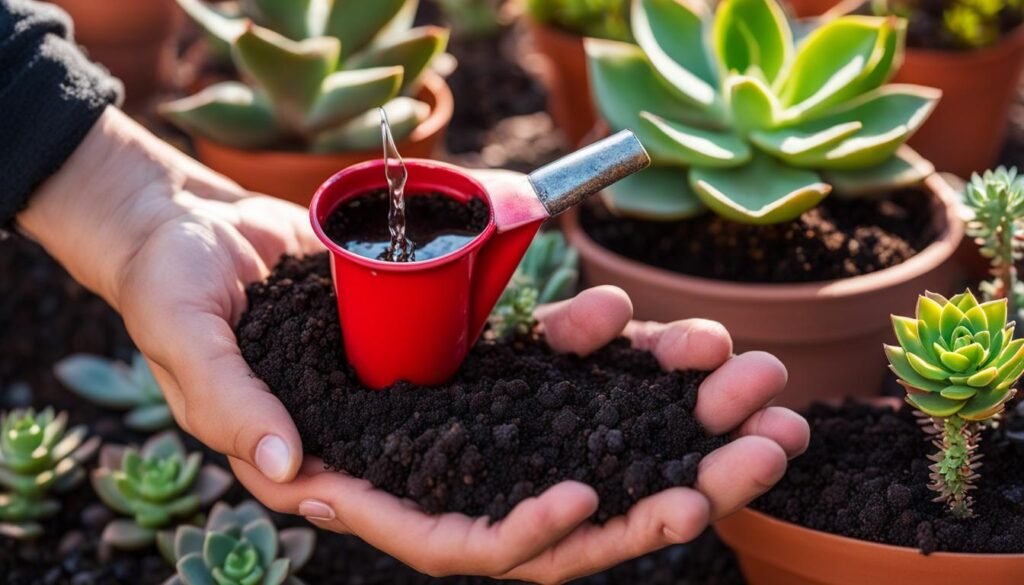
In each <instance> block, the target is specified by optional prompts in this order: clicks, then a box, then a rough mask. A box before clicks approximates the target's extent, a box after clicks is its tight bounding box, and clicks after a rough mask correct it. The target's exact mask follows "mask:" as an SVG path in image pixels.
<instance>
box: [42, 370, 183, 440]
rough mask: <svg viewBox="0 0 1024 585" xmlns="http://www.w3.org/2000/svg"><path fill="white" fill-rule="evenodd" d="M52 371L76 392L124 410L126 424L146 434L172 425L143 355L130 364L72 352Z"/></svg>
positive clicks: (112, 407) (86, 397) (105, 405)
mask: <svg viewBox="0 0 1024 585" xmlns="http://www.w3.org/2000/svg"><path fill="white" fill-rule="evenodd" d="M53 373H54V375H55V376H56V377H57V379H58V380H60V382H61V383H62V384H64V386H66V387H67V388H68V389H70V390H71V391H72V392H74V393H75V394H78V395H79V396H81V397H82V398H85V399H86V400H88V401H90V402H92V403H94V404H98V405H100V406H102V407H104V408H110V409H112V410H124V411H127V414H126V415H125V417H124V423H125V425H126V426H127V427H128V428H130V429H133V430H136V431H141V432H145V433H152V432H155V431H161V430H164V429H166V428H168V427H170V426H172V425H173V424H174V417H173V416H172V415H171V409H170V407H169V406H167V401H166V400H164V395H163V393H162V392H161V391H160V386H159V385H158V384H157V383H156V379H155V378H153V373H152V372H151V371H150V369H149V365H148V364H147V363H146V360H145V358H143V357H142V354H139V353H136V354H135V355H134V357H133V358H132V363H131V365H128V364H124V363H121V362H118V361H113V360H108V359H106V358H102V357H99V356H93V355H85V354H80V355H73V356H70V357H67V358H65V359H62V360H61V361H59V362H57V364H56V365H54V367H53Z"/></svg>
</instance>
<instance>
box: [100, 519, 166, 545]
mask: <svg viewBox="0 0 1024 585" xmlns="http://www.w3.org/2000/svg"><path fill="white" fill-rule="evenodd" d="M101 538H102V539H103V542H105V543H107V544H109V545H110V546H112V547H114V548H116V549H118V550H140V549H144V548H147V547H149V546H152V544H153V543H154V542H155V541H156V531H155V530H153V529H150V528H143V527H142V526H139V525H138V524H136V523H135V522H134V521H132V520H128V519H126V518H117V519H114V520H111V521H110V523H109V524H107V527H106V528H104V529H103V536H102V537H101Z"/></svg>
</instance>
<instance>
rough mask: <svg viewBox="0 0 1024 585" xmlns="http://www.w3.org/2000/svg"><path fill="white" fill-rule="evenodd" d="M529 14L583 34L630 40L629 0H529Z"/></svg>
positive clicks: (547, 22) (601, 37) (544, 21)
mask: <svg viewBox="0 0 1024 585" xmlns="http://www.w3.org/2000/svg"><path fill="white" fill-rule="evenodd" d="M526 6H527V10H529V12H530V16H531V17H533V19H534V20H536V21H537V22H543V23H545V24H550V25H552V26H555V27H558V28H560V29H563V30H567V31H569V32H573V33H576V34H579V35H583V36H586V37H595V38H599V39H612V40H616V41H630V40H632V36H631V35H630V31H629V0H529V1H528V2H527V4H526Z"/></svg>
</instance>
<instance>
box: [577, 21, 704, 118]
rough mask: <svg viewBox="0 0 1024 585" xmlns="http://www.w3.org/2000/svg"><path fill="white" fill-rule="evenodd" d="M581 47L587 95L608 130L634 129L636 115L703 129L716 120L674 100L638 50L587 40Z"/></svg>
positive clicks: (673, 95)
mask: <svg viewBox="0 0 1024 585" xmlns="http://www.w3.org/2000/svg"><path fill="white" fill-rule="evenodd" d="M585 46H586V49H587V59H588V62H589V69H590V87H591V92H592V95H593V96H594V100H595V103H596V104H597V107H598V109H599V110H600V112H601V116H602V117H603V118H604V120H605V122H607V123H608V125H609V126H610V127H611V129H612V130H614V131H616V132H617V131H619V130H627V129H628V130H636V129H637V128H638V127H639V126H640V112H650V113H652V114H655V115H657V116H660V117H662V118H665V119H667V120H677V121H681V122H687V123H693V124H697V125H701V126H704V127H707V126H708V125H709V124H711V123H713V122H716V121H717V120H716V119H715V118H714V116H713V114H711V113H709V112H706V111H702V110H700V109H698V108H696V107H694V106H691V105H688V104H687V103H686V102H684V101H682V100H680V99H678V97H677V95H676V92H674V91H672V90H670V89H669V88H668V87H667V86H666V85H665V84H664V83H662V82H661V81H659V80H658V77H657V74H656V73H655V71H654V68H653V67H652V66H651V62H650V61H648V60H647V57H646V56H645V55H644V53H643V51H642V50H641V49H640V48H639V47H637V46H635V45H630V44H627V43H619V42H615V41H603V40H597V39H587V40H586V42H585Z"/></svg>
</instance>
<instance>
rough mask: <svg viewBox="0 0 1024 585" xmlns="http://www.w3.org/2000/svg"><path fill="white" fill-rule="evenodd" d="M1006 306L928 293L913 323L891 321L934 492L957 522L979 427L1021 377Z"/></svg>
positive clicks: (1022, 353) (1022, 351)
mask: <svg viewBox="0 0 1024 585" xmlns="http://www.w3.org/2000/svg"><path fill="white" fill-rule="evenodd" d="M1006 310H1007V303H1006V299H999V300H994V301H988V302H985V303H978V301H977V299H976V298H975V297H974V295H973V294H972V293H971V291H970V290H967V291H965V292H963V293H961V294H958V295H956V296H954V297H953V298H951V299H946V298H945V297H943V296H941V295H938V294H935V293H925V294H924V295H922V296H920V297H919V298H918V302H917V314H916V316H915V317H899V316H893V318H892V323H893V329H894V330H895V332H896V339H897V340H898V341H899V345H898V346H893V345H886V346H885V354H886V356H887V357H888V358H889V365H890V368H891V369H892V371H893V372H894V373H895V374H896V375H897V376H898V377H899V381H900V384H902V385H903V386H904V388H906V390H907V402H908V403H910V405H911V406H913V407H914V408H916V409H917V410H919V411H921V412H923V413H924V414H925V415H927V416H928V417H931V418H932V421H933V424H932V427H931V433H930V434H932V435H941V437H940V438H936V439H934V440H933V443H934V445H935V446H936V447H937V448H938V449H939V453H937V454H936V455H934V456H933V457H932V460H933V461H934V462H935V464H934V465H933V466H932V467H931V469H932V475H931V479H932V485H931V488H932V489H933V490H934V491H936V492H938V494H939V495H938V496H937V497H936V500H937V501H942V502H946V503H947V504H948V505H949V509H950V512H951V513H952V514H953V515H954V516H957V517H960V518H966V517H970V516H971V515H972V510H971V505H972V503H973V502H972V499H971V497H970V495H969V493H968V492H970V490H971V489H973V485H972V484H973V482H974V481H975V480H976V479H977V478H978V473H977V469H978V467H979V466H980V463H978V461H977V459H978V457H977V454H976V450H977V446H978V441H980V439H981V434H980V432H979V431H980V423H983V422H984V421H986V420H988V419H990V418H992V417H993V416H995V415H997V414H999V413H1000V412H1002V410H1003V407H1004V405H1005V404H1006V402H1007V401H1008V400H1010V398H1012V397H1013V395H1014V393H1015V392H1016V390H1015V389H1014V385H1015V384H1016V383H1017V380H1018V379H1019V378H1020V376H1021V374H1022V373H1024V339H1014V338H1013V330H1014V324H1013V323H1010V324H1007V321H1006V320H1007V313H1006Z"/></svg>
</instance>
